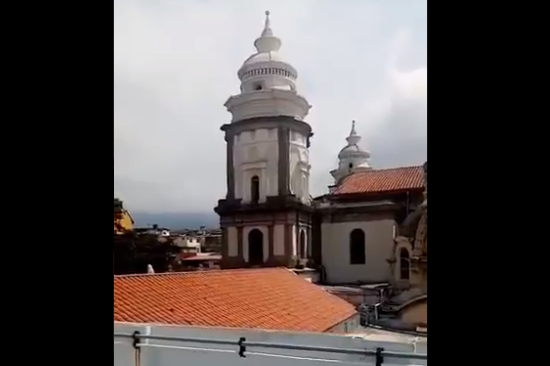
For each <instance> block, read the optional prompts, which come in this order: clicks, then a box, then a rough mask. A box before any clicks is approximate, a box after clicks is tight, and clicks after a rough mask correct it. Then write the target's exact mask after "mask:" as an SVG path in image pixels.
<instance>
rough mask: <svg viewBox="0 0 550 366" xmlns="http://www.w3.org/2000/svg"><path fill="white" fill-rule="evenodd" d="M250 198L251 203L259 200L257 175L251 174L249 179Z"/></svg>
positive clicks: (258, 179)
mask: <svg viewBox="0 0 550 366" xmlns="http://www.w3.org/2000/svg"><path fill="white" fill-rule="evenodd" d="M250 200H251V201H252V203H258V202H259V201H260V178H258V176H257V175H255V176H253V177H252V179H251V181H250Z"/></svg>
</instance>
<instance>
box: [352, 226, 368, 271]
mask: <svg viewBox="0 0 550 366" xmlns="http://www.w3.org/2000/svg"><path fill="white" fill-rule="evenodd" d="M349 260H350V264H365V262H366V256H365V232H364V231H363V230H361V229H354V230H353V231H352V232H351V233H350V234H349Z"/></svg>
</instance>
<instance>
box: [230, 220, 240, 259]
mask: <svg viewBox="0 0 550 366" xmlns="http://www.w3.org/2000/svg"><path fill="white" fill-rule="evenodd" d="M227 255H228V256H229V257H237V256H238V255H239V247H238V234H237V228H236V227H232V226H231V227H228V228H227Z"/></svg>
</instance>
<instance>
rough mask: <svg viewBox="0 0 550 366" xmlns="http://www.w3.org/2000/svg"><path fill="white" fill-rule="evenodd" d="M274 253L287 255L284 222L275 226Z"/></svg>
mask: <svg viewBox="0 0 550 366" xmlns="http://www.w3.org/2000/svg"><path fill="white" fill-rule="evenodd" d="M273 255H276V256H280V255H285V225H283V224H277V225H275V226H274V227H273Z"/></svg>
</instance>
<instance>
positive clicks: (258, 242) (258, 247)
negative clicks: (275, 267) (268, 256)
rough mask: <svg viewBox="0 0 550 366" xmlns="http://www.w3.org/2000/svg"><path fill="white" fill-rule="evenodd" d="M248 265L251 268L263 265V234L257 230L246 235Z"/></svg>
mask: <svg viewBox="0 0 550 366" xmlns="http://www.w3.org/2000/svg"><path fill="white" fill-rule="evenodd" d="M248 263H249V264H250V265H251V266H259V265H262V264H263V263H264V234H263V233H262V232H261V231H260V230H258V229H253V230H251V231H250V233H248Z"/></svg>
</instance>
